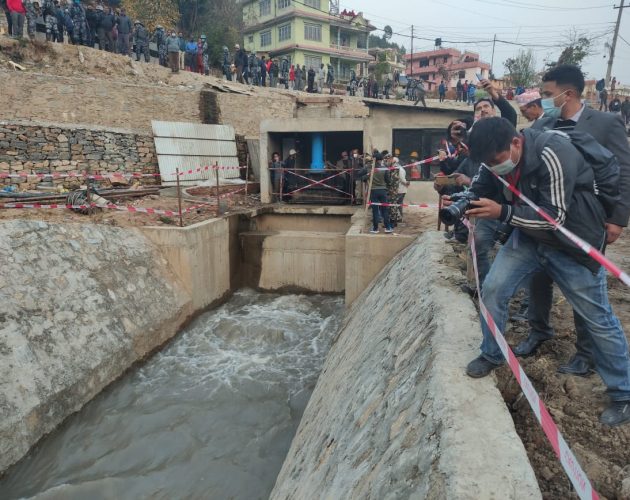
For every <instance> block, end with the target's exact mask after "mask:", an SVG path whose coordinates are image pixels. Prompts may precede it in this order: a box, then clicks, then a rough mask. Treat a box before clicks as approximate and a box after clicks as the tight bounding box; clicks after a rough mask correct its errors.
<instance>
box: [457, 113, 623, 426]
mask: <svg viewBox="0 0 630 500" xmlns="http://www.w3.org/2000/svg"><path fill="white" fill-rule="evenodd" d="M469 147H470V157H471V159H472V160H473V161H477V162H483V163H484V165H486V166H484V167H483V168H482V170H481V171H482V172H484V174H483V175H484V176H485V179H486V180H485V181H484V180H483V179H481V177H482V173H481V172H480V179H478V181H477V182H476V183H475V185H474V186H473V189H474V190H475V193H476V194H477V195H478V196H479V197H480V198H481V199H480V200H479V201H476V202H472V204H473V206H474V208H472V209H470V210H468V211H467V215H468V216H474V217H478V218H485V219H497V220H500V221H501V222H504V223H508V224H510V225H511V226H513V227H514V231H513V232H512V234H511V235H510V238H509V240H508V241H507V243H506V244H505V245H503V247H501V249H500V250H499V253H498V254H497V256H496V258H495V261H494V263H493V265H492V268H491V269H490V272H489V273H488V275H487V277H486V280H485V282H484V284H483V290H482V300H483V302H484V304H485V306H486V308H487V311H488V312H489V314H490V316H492V318H493V320H494V322H495V324H496V326H497V327H498V329H499V330H500V331H501V332H503V331H504V328H505V324H506V321H507V317H508V307H507V306H508V302H509V300H510V299H511V297H512V296H513V295H514V293H515V292H516V291H517V290H518V289H519V287H520V286H522V285H523V284H525V283H527V280H529V279H530V277H531V276H532V275H533V274H534V273H536V272H540V271H545V272H546V273H548V274H549V275H550V276H551V277H552V278H553V280H554V281H555V282H556V283H557V284H558V286H559V287H560V289H561V290H562V292H563V293H564V295H565V297H566V298H567V300H568V302H569V303H570V304H571V305H572V306H573V308H574V309H575V311H576V312H577V313H578V314H580V315H581V316H582V317H584V318H588V322H587V323H585V330H586V332H585V333H586V335H588V337H589V339H590V341H591V342H592V345H593V346H594V349H593V358H592V359H593V363H594V365H595V367H596V369H597V371H598V373H599V374H600V376H601V377H602V379H603V381H604V383H605V384H606V386H607V392H608V395H609V396H610V399H611V400H612V402H611V404H610V405H609V407H608V408H607V409H606V410H605V411H604V412H603V413H602V415H601V416H600V421H601V422H602V423H603V424H605V425H610V426H615V425H620V424H623V423H627V422H630V354H629V353H628V343H627V340H626V337H625V334H624V332H623V329H622V328H621V324H620V323H619V320H618V319H617V318H616V317H615V315H614V313H613V311H612V308H611V306H610V304H609V302H608V291H607V283H606V270H605V269H604V268H603V267H601V266H600V265H599V264H598V263H597V262H596V261H595V260H593V259H591V258H590V257H589V256H588V255H586V254H585V253H583V252H582V251H581V250H579V249H578V248H576V247H575V245H573V243H571V242H570V241H569V240H568V239H567V238H566V237H564V236H563V235H562V234H561V233H559V232H558V231H555V230H554V226H553V225H552V224H551V223H550V222H548V221H547V220H545V219H543V218H542V217H541V216H540V215H539V214H538V212H537V211H536V210H535V209H533V208H531V207H530V206H529V205H527V204H524V203H521V202H519V201H515V200H509V199H508V198H505V195H504V201H503V203H497V202H495V201H493V200H492V199H491V198H494V197H496V195H497V194H503V193H504V189H502V185H501V184H497V180H496V179H495V178H494V176H495V175H497V176H501V177H502V178H503V179H505V180H506V181H507V182H509V183H510V184H512V185H513V186H515V187H517V188H518V189H519V190H520V191H521V192H523V194H524V195H525V196H527V197H528V198H529V199H530V200H532V201H533V202H534V203H536V204H537V205H538V206H539V207H540V208H542V209H543V210H544V211H545V212H546V213H547V214H549V215H550V216H551V217H553V218H554V219H555V221H556V222H557V223H558V224H562V225H564V226H565V227H567V229H569V230H571V231H572V232H573V233H575V234H577V235H578V236H579V237H580V238H582V239H583V240H585V241H586V242H588V243H589V244H590V245H592V246H593V247H595V248H602V246H603V245H604V242H605V240H606V231H605V228H604V222H605V219H606V213H605V210H604V207H603V206H602V204H601V203H600V202H599V200H598V198H597V196H596V194H595V190H594V187H593V186H594V180H595V177H594V173H593V168H592V167H591V166H590V165H588V164H587V163H586V162H585V161H584V158H583V157H582V154H581V153H580V152H579V151H578V150H577V149H576V148H575V147H574V146H573V145H572V143H571V140H570V139H569V138H568V137H567V136H566V135H563V134H561V133H556V132H543V131H540V130H532V129H527V130H524V131H523V132H522V133H518V132H517V131H516V129H515V128H514V127H513V126H512V125H511V124H510V123H509V122H507V121H506V120H503V119H500V118H489V119H487V120H481V121H480V122H479V123H477V124H476V125H475V127H473V131H472V132H471V134H470V138H469ZM517 241H518V244H516V242H517ZM481 322H482V332H483V342H482V344H481V355H480V356H479V357H478V358H476V359H475V360H473V361H472V362H470V363H469V365H468V367H467V369H466V373H467V374H468V375H469V376H471V377H474V378H478V377H484V376H486V375H488V374H489V373H490V372H491V371H492V370H494V369H495V368H496V367H498V366H500V365H501V364H502V363H503V361H504V359H503V355H502V352H501V350H500V348H499V346H498V344H497V342H496V341H495V340H494V337H493V335H492V333H491V330H490V328H489V326H488V324H487V323H486V321H485V320H484V319H483V317H482V320H481Z"/></svg>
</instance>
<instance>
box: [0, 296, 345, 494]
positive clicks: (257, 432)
mask: <svg viewBox="0 0 630 500" xmlns="http://www.w3.org/2000/svg"><path fill="white" fill-rule="evenodd" d="M342 314H343V301H342V299H341V298H340V297H329V296H309V297H307V296H301V295H283V296H280V295H271V294H259V293H256V292H253V291H249V290H245V291H241V292H238V293H237V294H235V296H234V297H233V298H232V299H231V300H230V301H229V302H228V303H226V304H225V305H224V306H222V307H220V308H218V309H216V310H215V311H212V312H209V313H206V314H204V315H203V316H201V317H199V318H198V319H197V320H196V321H195V322H194V323H193V324H192V325H191V326H190V327H188V328H187V329H186V331H184V332H183V333H182V334H181V335H180V336H178V337H177V339H175V340H174V341H173V342H172V343H171V344H169V346H167V347H166V348H165V349H164V350H163V351H162V352H160V353H158V354H156V355H155V356H154V357H153V358H151V359H150V360H149V361H148V362H147V363H146V364H145V365H143V366H142V367H141V368H139V369H137V370H134V371H133V372H131V373H129V374H128V375H126V376H125V377H123V379H121V380H120V381H118V382H116V383H115V384H114V385H113V386H112V387H110V388H108V389H107V390H106V391H104V392H103V394H101V395H99V396H98V397H97V398H96V399H95V400H94V401H92V402H90V403H89V404H88V405H87V406H86V407H85V408H84V409H83V410H81V412H79V413H78V414H77V415H74V416H73V417H71V418H70V419H68V421H67V422H66V423H65V424H64V425H63V426H62V428H61V429H59V430H58V431H57V432H55V433H54V434H53V435H51V436H49V437H48V438H46V439H44V440H43V441H42V442H41V443H40V444H39V445H38V446H37V448H36V449H35V450H34V451H33V452H32V453H31V454H30V455H29V456H28V457H27V458H26V459H25V460H23V461H22V462H20V463H19V464H18V465H17V466H16V467H14V468H13V469H11V470H10V471H8V473H7V475H6V476H5V477H4V478H3V479H2V480H0V498H2V499H12V498H23V497H26V498H37V499H49V498H50V499H53V498H54V499H57V498H63V499H75V498H76V499H101V498H107V499H113V498H116V499H127V498H129V499H131V498H133V499H137V498H152V499H180V498H195V499H196V498H212V499H214V498H216V499H228V498H232V499H248V500H249V499H257V498H261V499H263V498H267V497H268V495H269V493H270V491H271V489H272V488H273V485H274V482H275V478H276V476H277V474H278V472H279V470H280V467H281V466H282V461H283V460H284V457H285V455H286V453H287V451H288V449H289V445H290V442H291V439H292V437H293V435H294V433H295V430H296V428H297V425H298V423H299V420H300V418H301V416H302V412H303V410H304V408H305V406H306V403H307V402H308V398H309V397H310V394H311V392H312V389H313V387H314V385H315V382H316V380H317V376H318V374H319V371H320V369H321V366H322V364H323V360H324V358H325V356H326V353H327V352H328V349H329V346H330V341H331V339H332V337H333V336H334V334H335V333H336V331H337V329H338V327H339V325H340V322H341V319H342Z"/></svg>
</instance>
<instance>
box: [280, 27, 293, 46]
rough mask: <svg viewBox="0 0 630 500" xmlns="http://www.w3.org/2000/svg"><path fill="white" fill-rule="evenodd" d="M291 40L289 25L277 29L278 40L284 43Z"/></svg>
mask: <svg viewBox="0 0 630 500" xmlns="http://www.w3.org/2000/svg"><path fill="white" fill-rule="evenodd" d="M290 39H291V25H290V24H285V25H284V26H280V27H279V28H278V40H279V41H281V42H284V41H285V40H290Z"/></svg>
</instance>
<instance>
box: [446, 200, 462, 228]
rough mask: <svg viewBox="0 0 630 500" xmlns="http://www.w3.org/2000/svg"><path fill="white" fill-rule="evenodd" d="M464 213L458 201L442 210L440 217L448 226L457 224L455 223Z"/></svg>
mask: <svg viewBox="0 0 630 500" xmlns="http://www.w3.org/2000/svg"><path fill="white" fill-rule="evenodd" d="M462 215H463V214H462V212H461V210H460V208H459V206H458V204H457V203H455V204H453V205H451V206H450V207H446V208H443V209H442V210H440V219H441V220H442V222H443V223H444V224H446V225H447V226H453V225H455V223H456V222H457V221H458V220H459V219H461V218H462Z"/></svg>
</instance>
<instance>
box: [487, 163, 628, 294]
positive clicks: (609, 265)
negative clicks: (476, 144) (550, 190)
mask: <svg viewBox="0 0 630 500" xmlns="http://www.w3.org/2000/svg"><path fill="white" fill-rule="evenodd" d="M484 166H485V165H484ZM486 168H488V167H487V166H486ZM488 170H489V171H490V172H492V170H490V169H489V168H488ZM492 174H493V175H494V176H495V177H496V178H497V179H499V181H501V183H503V185H504V186H505V187H506V188H508V189H509V190H510V191H511V192H512V193H514V194H515V195H516V196H518V197H519V198H520V199H521V200H523V201H524V202H525V203H527V204H528V205H529V206H530V207H532V208H533V209H534V210H536V213H537V214H538V215H540V216H541V217H542V218H543V219H545V220H546V221H547V222H549V223H550V224H551V225H552V226H553V227H554V228H555V229H556V230H558V231H560V232H561V233H562V234H563V235H564V236H566V237H567V238H568V239H569V240H571V241H572V242H573V243H574V244H575V246H577V247H578V248H579V249H580V250H582V251H583V252H584V253H586V254H587V255H588V256H589V257H591V258H592V259H594V260H595V261H596V262H598V263H599V264H601V265H602V266H603V267H604V268H605V269H606V270H607V271H608V272H610V274H612V275H613V276H614V277H615V278H617V279H619V280H620V281H621V282H622V283H624V284H625V285H627V286H630V276H629V275H628V274H627V273H626V272H624V271H622V270H621V268H620V267H619V266H617V265H616V264H615V263H614V262H612V261H611V260H610V259H608V258H607V257H606V256H605V255H604V254H603V253H601V252H600V251H599V250H597V249H596V248H594V247H593V246H592V245H590V244H589V243H587V242H586V241H584V240H583V239H582V238H580V237H579V236H577V235H576V234H573V233H572V232H571V231H569V230H568V229H567V228H565V227H564V226H563V225H562V224H559V223H558V222H557V221H556V220H555V219H554V218H553V217H551V215H549V214H548V213H547V212H545V211H544V210H543V209H542V208H540V207H539V206H538V205H536V204H535V203H534V202H533V201H532V200H530V199H529V198H528V197H527V196H525V195H524V194H523V193H521V192H520V191H519V190H518V189H517V188H516V187H514V186H512V185H511V184H510V183H509V182H507V181H506V180H505V179H504V178H503V177H501V176H500V175H497V174H496V173H494V172H492Z"/></svg>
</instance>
